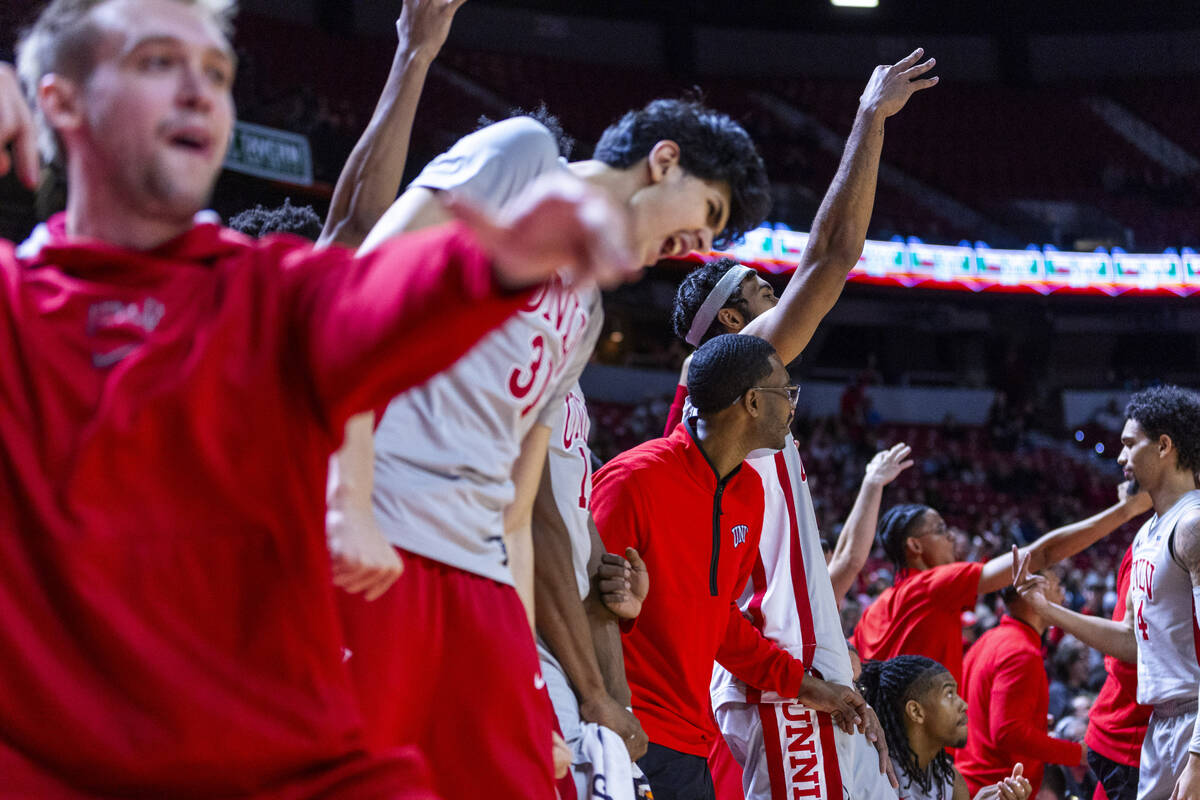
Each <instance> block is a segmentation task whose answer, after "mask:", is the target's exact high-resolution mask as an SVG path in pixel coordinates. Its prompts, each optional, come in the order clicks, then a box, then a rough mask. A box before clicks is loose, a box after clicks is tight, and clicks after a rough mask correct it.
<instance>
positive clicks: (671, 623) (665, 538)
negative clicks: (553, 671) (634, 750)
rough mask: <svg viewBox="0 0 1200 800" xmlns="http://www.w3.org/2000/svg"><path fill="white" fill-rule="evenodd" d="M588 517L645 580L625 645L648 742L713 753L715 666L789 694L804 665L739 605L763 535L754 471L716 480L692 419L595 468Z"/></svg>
mask: <svg viewBox="0 0 1200 800" xmlns="http://www.w3.org/2000/svg"><path fill="white" fill-rule="evenodd" d="M592 514H593V515H594V516H595V519H596V526H597V528H598V529H599V531H600V536H601V538H603V540H604V544H605V547H606V548H607V549H608V550H609V551H611V552H615V553H623V552H624V551H625V548H626V547H634V548H636V549H637V550H638V552H639V553H640V554H641V555H642V557H643V558H644V559H645V561H646V566H647V568H648V569H649V572H650V593H649V595H648V596H647V597H646V601H645V603H644V604H643V606H642V612H641V615H640V616H638V618H637V620H636V623H635V624H634V625H633V626H632V627H631V628H630V629H629V630H627V631H626V632H625V636H624V642H623V643H624V650H625V671H626V675H627V677H628V679H629V688H630V690H631V691H632V693H633V710H634V713H635V714H637V716H638V719H639V720H640V721H641V723H642V726H643V727H644V728H645V730H646V734H647V735H648V736H649V737H650V741H652V742H654V743H655V744H659V745H662V746H665V747H669V748H672V749H674V750H678V751H680V752H683V753H691V754H694V755H700V756H707V755H708V752H709V750H710V748H711V746H712V743H713V741H714V739H715V737H716V735H717V732H716V728H715V725H714V724H713V721H712V712H711V711H710V710H709V709H710V708H711V702H710V700H709V688H708V687H709V682H710V679H711V677H712V666H713V661H714V660H716V661H719V662H720V663H721V664H722V665H724V666H725V667H726V668H727V669H728V670H729V671H730V672H732V673H733V674H734V675H736V676H737V677H739V678H741V679H742V680H744V681H745V682H746V683H748V684H749V685H751V686H756V687H758V688H760V689H763V690H764V691H775V692H778V693H779V694H781V695H784V696H785V697H786V696H792V697H794V696H796V694H797V693H798V692H799V690H800V684H801V682H802V681H803V679H804V665H803V664H802V663H801V662H800V661H798V660H796V659H794V658H792V657H791V656H790V655H788V654H787V653H785V652H784V651H782V650H780V649H779V648H778V647H776V646H775V645H773V644H771V643H770V642H769V641H767V640H766V639H764V638H763V636H762V635H761V634H760V633H759V632H758V631H757V630H755V628H754V626H753V625H751V623H750V622H749V621H748V620H747V619H746V618H745V617H743V616H742V614H741V612H740V611H739V610H738V607H737V604H736V600H737V598H738V596H739V595H740V594H741V592H742V589H743V588H744V587H745V585H746V581H747V579H748V578H749V576H750V571H751V569H752V567H753V565H754V558H755V554H756V553H757V552H758V541H759V538H760V535H761V532H762V518H763V489H762V481H761V480H760V478H759V476H758V474H757V473H755V472H754V469H753V468H752V467H750V466H748V465H745V464H743V465H742V466H740V467H739V468H738V469H737V470H735V471H734V472H733V473H732V474H730V475H729V476H727V477H726V478H725V479H724V480H721V479H720V478H719V477H718V475H717V473H716V471H715V470H714V469H713V466H712V464H711V463H710V462H709V461H708V458H707V457H706V456H705V454H704V452H703V450H701V448H700V446H699V444H697V442H696V441H695V439H694V433H693V428H692V421H690V420H689V421H688V422H687V423H686V424H684V425H680V426H679V427H678V428H676V429H675V431H674V432H673V433H672V434H671V435H670V436H669V437H667V438H664V439H655V440H653V441H650V442H646V443H645V444H643V445H639V446H638V447H635V448H633V449H632V450H630V451H628V452H625V453H622V454H621V455H619V456H617V457H616V458H614V459H613V460H612V461H610V462H609V463H608V464H606V465H605V466H604V467H603V468H602V469H601V470H600V471H599V472H597V473H596V476H595V479H594V483H593V488H592Z"/></svg>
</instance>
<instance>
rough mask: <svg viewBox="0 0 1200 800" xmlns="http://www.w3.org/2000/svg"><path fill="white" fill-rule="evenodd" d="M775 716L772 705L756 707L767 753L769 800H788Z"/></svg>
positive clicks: (774, 708) (777, 723)
mask: <svg viewBox="0 0 1200 800" xmlns="http://www.w3.org/2000/svg"><path fill="white" fill-rule="evenodd" d="M775 715H776V706H775V704H774V703H763V704H762V705H760V706H759V707H758V718H759V721H760V722H762V732H763V746H764V748H765V749H766V751H767V774H768V775H769V776H770V778H771V800H788V796H787V785H786V783H785V781H784V774H783V742H781V741H780V739H779V720H778V719H776V716H775Z"/></svg>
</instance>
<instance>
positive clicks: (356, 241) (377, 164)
mask: <svg viewBox="0 0 1200 800" xmlns="http://www.w3.org/2000/svg"><path fill="white" fill-rule="evenodd" d="M431 62H432V55H428V54H426V53H424V52H423V51H420V50H416V51H414V50H412V49H409V48H401V49H399V50H397V52H396V56H395V59H394V60H393V62H392V69H391V72H390V73H389V74H388V80H387V83H386V85H385V86H384V89H383V93H382V94H381V95H380V97H379V103H378V104H377V105H376V107H375V112H374V114H373V115H372V116H371V120H370V122H368V123H367V127H366V130H364V131H363V134H362V136H361V137H360V138H359V140H358V142H357V143H356V144H355V146H354V150H353V151H352V152H351V153H350V157H349V158H348V159H347V160H346V165H345V167H343V168H342V173H341V175H339V176H338V182H337V187H336V188H335V189H334V192H333V199H332V201H331V202H330V205H329V216H328V217H326V220H325V227H324V229H322V231H321V237H320V239H318V240H317V243H318V245H325V244H330V243H334V242H336V243H338V244H343V245H346V246H348V247H358V246H359V245H361V244H362V243H363V240H364V239H365V238H366V237H367V234H368V233H370V231H371V228H372V227H373V226H374V225H375V223H376V222H378V221H379V218H380V217H382V216H383V213H384V212H385V211H387V209H388V206H389V205H391V203H392V201H393V200H395V199H396V193H397V192H398V191H399V189H400V181H401V180H402V179H403V177H404V165H405V163H406V162H407V160H408V146H409V141H410V139H411V136H412V126H413V119H414V117H415V116H416V113H417V103H418V102H419V101H420V99H421V90H422V88H423V87H424V86H425V78H426V76H427V75H428V73H429V66H430V63H431Z"/></svg>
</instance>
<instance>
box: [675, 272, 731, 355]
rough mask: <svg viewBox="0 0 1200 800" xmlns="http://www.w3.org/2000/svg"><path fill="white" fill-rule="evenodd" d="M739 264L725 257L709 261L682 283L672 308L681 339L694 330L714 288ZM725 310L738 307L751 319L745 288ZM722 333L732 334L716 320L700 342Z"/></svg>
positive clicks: (677, 333)
mask: <svg viewBox="0 0 1200 800" xmlns="http://www.w3.org/2000/svg"><path fill="white" fill-rule="evenodd" d="M737 265H738V262H736V261H734V260H733V259H732V258H727V257H722V258H718V259H716V260H715V261H709V262H708V263H707V264H705V265H704V266H702V267H697V268H696V269H694V270H692V271H691V272H689V273H688V275H687V277H686V278H684V279H683V283H681V284H679V289H678V290H677V291H676V292H675V305H674V307H673V308H672V309H671V327H673V328H674V329H675V335H676V336H678V337H679V338H680V339H686V338H687V335H688V331H689V330H691V328H692V320H694V319H695V318H696V312H697V311H699V310H700V306H702V305H704V301H705V300H706V299H707V298H708V295H709V293H710V292H711V291H712V290H713V287H714V286H716V285H717V281H719V280H721V277H722V276H724V275H725V273H726V272H728V271H729V270H730V268H731V267H736V266H737ZM721 308H736V309H737V310H738V311H739V312H741V315H742V316H743V317H746V318H749V317H750V305H749V303H747V302H746V298H744V297H742V287H741V286H739V287H738V288H737V289H735V290H734V292H733V294H731V295H730V296H729V299H728V300H726V301H725V305H723V306H721ZM722 333H729V331H727V330H725V326H724V325H722V324H721V323H720V322H718V321H717V320H716V319H714V320H713V321H712V324H711V325H709V326H708V330H706V331H705V332H704V335H703V336H702V337H700V343H701V344H704V343H705V342H707V341H708V340H709V339H711V338H713V337H714V336H720V335H721V334H722Z"/></svg>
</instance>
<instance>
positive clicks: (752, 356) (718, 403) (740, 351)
mask: <svg viewBox="0 0 1200 800" xmlns="http://www.w3.org/2000/svg"><path fill="white" fill-rule="evenodd" d="M773 355H775V348H774V347H772V346H771V343H770V342H768V341H767V340H766V339H760V338H759V337H757V336H745V335H740V334H736V333H727V334H724V335H722V336H717V337H715V338H712V339H709V340H708V341H707V342H705V343H704V344H702V345H700V347H699V348H697V349H696V353H695V355H693V356H692V363H691V366H689V367H688V375H687V386H688V396H689V397H690V398H691V401H692V407H693V408H695V409H696V410H697V411H698V412H700V413H701V414H704V413H707V412H710V411H720V410H721V409H723V408H728V407H729V406H731V405H733V403H734V401H736V400H737V399H738V398H739V397H741V396H742V395H743V394H745V393H746V390H747V389H749V388H751V387H753V386H758V385H759V384H760V383H761V382H762V380H763V379H764V378H766V377H767V376H768V375H770V374H771V356H773Z"/></svg>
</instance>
